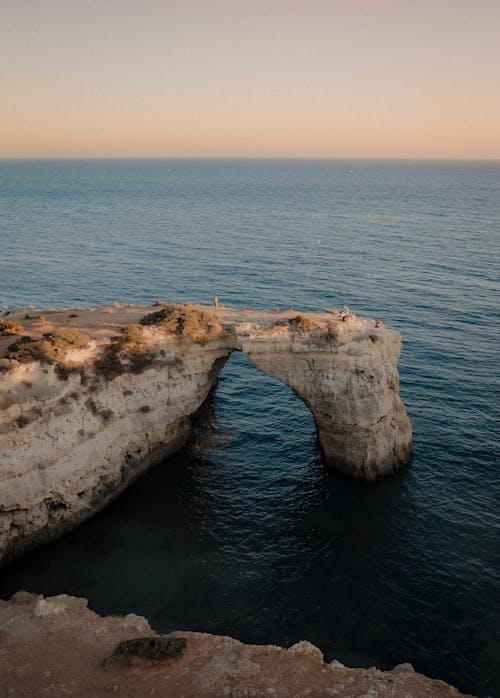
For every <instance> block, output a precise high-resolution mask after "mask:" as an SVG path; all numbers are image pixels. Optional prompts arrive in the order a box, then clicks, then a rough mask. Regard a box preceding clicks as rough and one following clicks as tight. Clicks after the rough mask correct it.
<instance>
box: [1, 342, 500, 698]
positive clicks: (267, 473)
mask: <svg viewBox="0 0 500 698" xmlns="http://www.w3.org/2000/svg"><path fill="white" fill-rule="evenodd" d="M423 492H425V489H423V490H422V484H421V483H419V480H418V478H416V477H415V475H414V472H413V469H404V470H402V471H401V472H399V473H397V474H396V475H395V476H394V477H391V478H388V479H386V480H383V481H381V482H378V483H376V484H370V485H367V484H363V483H360V482H356V481H353V480H351V479H349V478H347V477H344V476H342V475H339V474H337V473H334V472H331V471H329V470H327V469H326V468H325V465H324V463H323V460H322V457H321V453H320V451H319V449H318V445H317V439H316V434H315V429H314V423H313V419H312V416H311V414H310V413H309V411H308V410H307V408H306V407H305V406H304V405H303V404H302V403H301V402H300V400H298V399H297V398H296V397H295V396H294V395H293V394H292V392H291V391H290V390H288V389H287V388H286V387H285V386H283V385H281V384H280V383H278V382H277V381H275V380H274V379H272V378H269V377H268V376H264V375H263V374H260V373H259V372H258V371H256V370H255V369H253V368H252V367H251V366H250V364H249V362H248V360H247V359H246V357H244V356H242V355H233V356H232V357H231V359H230V360H229V362H228V364H227V365H226V367H225V369H224V370H223V371H222V373H221V375H220V379H219V383H218V386H217V389H216V391H215V392H214V393H212V394H211V396H210V397H209V399H208V400H207V401H206V403H205V405H204V406H203V408H202V409H201V410H200V412H199V414H198V415H197V419H196V422H195V428H194V435H193V439H192V441H191V443H190V444H189V446H188V447H187V448H186V449H184V450H182V451H181V452H180V453H178V454H177V455H176V456H175V457H174V458H171V459H169V460H168V461H166V462H164V463H162V464H161V465H160V466H158V467H156V468H154V469H153V470H151V471H150V472H149V473H148V474H147V475H146V476H144V477H143V478H141V479H140V480H139V481H138V482H137V483H136V484H134V485H133V486H132V487H131V488H130V489H129V490H127V491H126V492H125V493H124V494H123V495H122V496H121V497H120V498H119V499H118V500H117V501H116V502H114V503H113V504H112V505H110V506H109V507H108V508H107V509H106V510H105V511H103V512H101V513H100V514H98V515H97V516H95V517H94V518H93V519H91V520H90V521H88V522H86V523H85V524H83V525H81V526H80V527H79V528H77V529H76V530H74V531H73V532H71V533H70V534H68V535H67V536H65V537H64V538H62V539H61V540H59V541H56V542H54V543H51V544H49V545H47V546H45V547H43V548H40V549H38V550H35V551H33V552H32V553H30V554H29V555H27V556H26V557H25V558H24V559H22V560H19V561H17V562H16V563H13V564H11V565H10V566H8V567H7V568H5V569H4V570H2V574H1V579H0V595H1V596H2V597H4V598H5V597H8V596H9V595H10V594H12V593H13V592H15V591H16V590H19V589H27V590H30V591H36V592H40V593H43V594H46V595H51V594H57V593H67V594H73V595H77V596H85V597H87V598H88V599H89V605H90V607H91V608H92V609H93V610H95V611H97V612H99V613H101V614H125V613H130V612H135V613H139V614H141V615H145V616H146V617H147V618H148V619H149V620H150V622H151V624H152V626H153V627H154V628H155V629H157V630H159V631H161V632H169V631H171V630H174V629H190V630H200V631H205V632H211V633H219V634H226V635H232V636H234V637H237V638H238V639H240V640H242V641H244V642H251V643H274V644H280V645H283V646H288V645H290V644H292V643H294V642H296V641H298V640H301V639H308V640H309V641H311V642H313V643H314V644H316V645H318V646H319V647H320V648H321V649H322V650H323V651H324V653H325V655H326V657H327V658H328V659H331V658H333V657H335V658H337V659H339V660H340V661H342V662H344V663H346V664H349V665H353V666H372V665H377V666H379V667H381V668H389V667H392V666H393V665H394V664H397V663H400V662H403V661H410V662H412V663H413V664H414V666H415V668H416V669H418V670H420V671H423V672H425V673H427V674H429V675H430V676H436V677H439V678H442V679H444V680H447V681H450V682H452V683H454V684H456V685H458V686H459V687H460V688H462V689H463V690H474V691H475V692H478V691H481V690H482V691H484V692H486V691H488V692H489V694H490V695H494V694H493V690H494V686H493V685H492V684H491V683H490V681H495V680H498V682H500V675H499V673H498V668H497V667H496V659H497V656H498V654H497V649H496V648H495V646H493V645H492V644H491V641H490V642H488V638H491V637H495V627H493V624H494V619H490V621H489V623H488V620H487V617H488V609H487V606H486V607H485V602H484V598H483V597H484V593H485V590H487V588H488V587H487V584H485V583H482V584H479V583H478V580H477V575H476V578H474V576H473V575H472V574H471V572H472V571H471V570H469V578H468V579H467V581H466V580H464V578H463V572H464V565H463V564H462V562H461V561H460V560H457V559H455V558H454V557H453V556H451V558H450V556H449V555H447V553H446V545H447V541H448V540H449V538H450V537H451V536H453V535H455V534H456V529H455V528H454V526H453V525H452V524H450V525H449V526H447V525H446V522H445V523H443V522H442V521H441V522H440V524H439V526H437V525H436V518H435V516H434V518H433V516H432V512H431V513H430V512H429V511H428V510H426V509H425V507H423V506H422V503H421V498H422V496H423V494H422V493H423ZM441 547H442V548H443V549H442V550H441ZM483 582H484V580H483ZM484 677H490V678H484Z"/></svg>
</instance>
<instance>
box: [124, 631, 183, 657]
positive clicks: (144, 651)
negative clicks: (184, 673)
mask: <svg viewBox="0 0 500 698" xmlns="http://www.w3.org/2000/svg"><path fill="white" fill-rule="evenodd" d="M186 645H187V641H186V638H184V637H137V638H135V639H134V640H125V641H124V642H120V644H119V645H118V646H117V647H116V649H115V651H114V654H119V655H123V656H125V657H142V658H143V659H152V660H154V661H162V660H165V659H179V657H181V656H182V654H183V652H184V650H185V649H186Z"/></svg>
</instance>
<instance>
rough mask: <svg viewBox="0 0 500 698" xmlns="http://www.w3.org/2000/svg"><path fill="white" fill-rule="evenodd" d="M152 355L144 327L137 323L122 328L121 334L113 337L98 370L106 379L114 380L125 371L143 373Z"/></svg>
mask: <svg viewBox="0 0 500 698" xmlns="http://www.w3.org/2000/svg"><path fill="white" fill-rule="evenodd" d="M151 359H152V354H151V350H150V344H149V342H148V340H147V338H146V337H145V334H144V327H142V326H141V325H139V324H137V323H133V324H132V325H127V326H126V327H122V329H121V331H120V334H119V335H116V337H112V338H111V341H110V343H109V344H108V346H107V347H106V348H105V349H104V351H103V352H102V354H101V356H100V357H99V359H98V361H97V362H96V368H97V369H98V371H99V372H100V373H101V374H102V375H104V376H105V377H106V378H114V377H115V376H119V375H121V374H122V373H124V372H125V371H131V372H132V373H141V372H142V371H143V370H144V369H145V368H146V367H147V366H148V365H150V363H151Z"/></svg>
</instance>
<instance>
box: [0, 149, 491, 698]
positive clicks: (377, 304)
mask: <svg viewBox="0 0 500 698" xmlns="http://www.w3.org/2000/svg"><path fill="white" fill-rule="evenodd" d="M499 241H500V164H499V163H493V162H490V163H486V162H484V163H480V162H476V163H470V162H469V163H457V162H455V163H450V162H448V163H446V162H380V161H379V162H376V161H366V162H364V161H298V162H297V161H295V162H294V161H167V160H163V161H159V160H157V161H59V162H57V161H33V162H5V161H4V162H0V305H2V304H6V305H8V306H9V307H13V306H22V305H28V304H31V303H32V304H35V305H36V306H37V307H42V308H43V307H50V306H61V305H62V306H74V307H79V306H86V305H90V304H104V303H111V302H115V301H118V302H131V303H150V302H152V301H155V300H157V299H159V298H162V299H165V300H171V301H176V302H184V301H194V302H202V303H209V302H210V300H211V298H212V296H213V295H214V294H217V295H218V296H219V299H220V301H221V302H222V303H224V304H226V305H232V306H235V307H241V308H243V307H246V306H252V307H255V308H272V307H275V306H279V307H281V308H282V309H286V308H289V307H292V308H297V309H303V310H318V309H322V308H325V307H337V308H338V307H340V306H341V305H343V304H344V303H346V304H347V305H349V306H350V307H351V309H352V310H354V311H355V312H356V313H358V314H360V315H364V314H366V315H369V316H371V317H375V318H380V319H381V320H383V321H384V322H385V323H387V324H389V325H390V326H392V327H394V328H396V329H399V330H400V332H401V333H402V335H403V339H404V347H403V354H402V358H401V361H400V364H399V368H400V375H401V393H402V396H403V399H404V402H405V404H406V406H407V409H408V412H409V414H410V418H411V420H412V423H413V428H414V446H415V456H414V459H413V462H412V464H411V466H410V467H409V468H408V469H405V470H403V471H402V472H400V473H399V474H398V475H396V476H395V477H392V478H389V479H387V480H384V481H381V482H379V483H376V484H372V485H365V484H362V483H359V482H355V481H351V480H350V479H348V478H346V477H343V476H341V475H338V474H336V473H334V472H331V471H329V470H328V469H327V468H326V467H325V465H324V463H323V461H322V458H321V454H320V452H319V451H318V448H317V444H316V436H315V431H314V424H313V421H312V418H311V416H310V414H309V412H308V410H307V409H306V407H305V406H304V405H303V404H302V403H301V402H300V401H299V400H298V398H296V397H295V396H294V395H293V394H292V393H291V391H289V390H288V389H287V388H286V387H284V386H283V385H281V384H280V383H278V382H276V381H275V380H273V379H271V378H269V377H267V376H265V375H263V374H260V373H259V372H257V371H256V370H255V369H253V368H251V367H250V365H249V364H248V362H247V360H246V359H245V358H244V357H243V356H241V355H233V357H232V358H231V360H230V361H229V362H228V363H227V364H226V367H225V369H224V371H223V372H222V374H221V376H220V381H219V384H218V387H217V389H216V391H215V393H214V394H213V395H212V396H211V398H210V399H209V401H208V403H207V404H206V408H205V410H204V414H203V416H202V417H201V418H200V420H199V422H198V424H197V428H196V435H195V438H194V440H193V443H192V444H191V445H190V447H189V448H188V449H186V450H185V451H183V452H181V453H180V454H179V455H178V456H176V457H175V458H174V459H171V460H170V461H167V462H165V463H164V464H163V465H161V466H159V467H158V468H156V469H154V470H152V471H151V472H150V473H149V474H148V475H146V476H145V477H144V478H143V479H142V480H140V481H139V482H137V483H136V484H135V485H134V486H133V487H131V488H130V489H129V490H128V491H127V492H126V493H125V494H124V495H123V496H122V497H121V498H120V499H119V500H118V501H116V502H115V503H114V504H113V505H111V506H110V507H109V508H108V509H107V510H106V511H104V512H103V513H102V514H100V515H99V516H96V517H95V518H94V519H92V520H91V521H89V522H87V523H86V524H84V525H82V526H81V527H80V528H78V529H77V530H76V531H74V532H73V533H71V534H69V535H67V536H66V537H65V538H64V539H62V540H60V541H57V542H55V543H53V544H51V545H48V546H46V547H44V548H42V549H39V550H37V551H34V552H33V553H31V554H30V555H28V556H26V557H25V558H24V559H22V560H20V561H18V562H16V563H14V564H12V565H10V566H8V567H6V568H4V569H3V570H2V571H1V572H0V596H2V597H8V596H9V595H10V594H11V593H13V592H14V591H15V590H17V589H20V588H23V589H28V590H31V591H36V592H41V593H44V594H56V593H61V592H66V593H69V594H76V595H82V596H86V597H88V599H89V604H90V607H91V608H92V609H94V610H96V611H98V612H99V613H126V612H135V613H139V614H143V615H146V616H147V617H148V618H149V619H150V621H151V623H152V625H153V627H154V628H156V629H157V630H160V631H163V632H168V631H170V630H173V629H190V630H202V631H208V632H212V633H222V634H228V635H233V636H235V637H237V638H238V639H240V640H243V641H246V642H254V643H276V644H280V645H285V646H286V645H289V644H291V643H293V642H296V641H298V640H301V639H308V640H310V641H311V642H313V643H315V644H317V645H318V646H319V647H320V648H321V649H322V650H323V651H324V653H325V655H326V656H327V657H328V658H332V657H336V658H337V659H339V660H340V661H342V662H344V663H347V664H351V665H362V666H371V665H378V666H380V667H383V668H386V667H391V666H392V665H394V664H396V663H399V662H403V661H409V662H411V663H412V664H413V665H414V666H415V668H416V669H418V670H420V671H423V672H425V673H427V674H429V675H430V676H435V677H439V678H442V679H445V680H447V681H449V682H452V683H454V684H455V685H457V686H458V687H459V688H460V689H462V690H464V691H470V692H472V693H476V694H478V695H481V696H485V695H489V696H500V659H499V658H500V512H499V500H500V463H499V458H498V433H499V397H500V380H499V350H498V348H499V342H500V336H499V334H500V333H499V302H500V298H499ZM0 458H1V455H0ZM0 467H1V462H0Z"/></svg>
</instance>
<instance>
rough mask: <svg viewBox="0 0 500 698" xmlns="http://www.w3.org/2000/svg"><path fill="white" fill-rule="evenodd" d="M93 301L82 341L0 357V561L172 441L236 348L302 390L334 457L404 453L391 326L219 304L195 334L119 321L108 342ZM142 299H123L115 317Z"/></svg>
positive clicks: (348, 468) (385, 459)
mask: <svg viewBox="0 0 500 698" xmlns="http://www.w3.org/2000/svg"><path fill="white" fill-rule="evenodd" d="M95 310H96V315H94V316H92V317H93V320H95V322H94V324H93V325H92V327H93V328H96V329H93V330H92V332H93V335H92V332H90V336H91V338H92V341H91V342H90V343H89V346H88V347H87V348H85V349H81V348H79V349H75V350H73V351H72V352H71V351H69V352H68V355H67V356H65V357H64V358H65V360H64V361H63V362H61V361H60V360H59V358H58V355H56V362H55V363H54V361H52V363H50V364H49V365H47V364H46V363H44V361H43V360H39V359H37V360H34V359H30V360H29V361H28V362H24V363H23V362H19V361H18V360H14V359H3V360H2V361H3V367H2V373H1V374H0V452H1V453H2V460H1V462H0V564H1V562H2V561H6V560H8V559H11V558H12V557H14V556H15V555H18V554H20V553H21V552H23V551H24V550H27V549H29V548H30V547H33V546H35V545H37V544H39V543H42V542H45V541H47V540H50V539H51V538H54V537H56V536H58V535H60V534H61V533H63V532H64V531H65V530H68V529H69V528H72V527H73V526H75V525H77V524H78V523H79V522H81V521H83V520H84V519H86V518H88V517H89V516H91V515H92V514H94V513H95V512H97V511H99V510H100V509H102V508H103V507H104V506H106V504H107V503H108V502H109V501H111V500H112V499H113V498H114V497H116V496H118V494H119V493H120V492H121V491H123V489H125V488H126V487H127V486H128V485H129V484H130V483H131V482H133V481H134V480H135V479H136V478H137V477H138V476H140V475H141V474H142V473H144V472H145V471H146V470H147V469H148V468H150V467H151V466H152V465H154V464H155V463H158V462H160V461H161V460H163V459H165V458H166V457H167V456H169V455H171V454H172V453H174V452H175V451H176V450H177V449H178V448H180V447H181V446H182V445H183V444H184V443H185V442H186V440H187V438H188V435H189V432H190V416H191V415H192V414H193V413H194V412H195V411H196V410H197V409H198V408H199V407H200V405H201V404H202V403H203V401H204V400H205V398H206V397H207V395H208V393H209V391H210V389H211V388H212V387H213V385H214V383H215V381H216V378H217V374H218V372H219V371H220V369H221V368H222V366H223V365H224V363H225V362H226V360H227V358H228V357H229V356H230V355H231V353H232V352H234V351H242V352H244V353H246V354H247V355H248V357H249V359H250V361H251V362H252V364H253V365H254V366H255V367H256V368H257V369H259V370H261V371H263V372H264V373H268V374H270V375H272V376H274V377H275V378H277V379H279V380H280V381H282V382H283V383H284V384H285V385H287V386H289V387H290V388H292V389H293V390H294V392H295V393H296V394H297V395H298V397H299V398H300V399H302V400H303V401H304V403H305V404H306V405H307V406H308V407H309V409H310V411H311V412H312V414H313V417H314V420H315V423H316V427H317V430H318V436H319V441H320V444H321V447H322V449H323V452H324V454H325V459H326V461H327V462H328V463H329V464H330V465H332V466H334V467H335V468H338V469H340V470H342V471H344V472H346V473H349V474H351V475H353V476H355V477H360V478H363V479H368V480H373V479H375V478H376V477H377V476H378V475H384V474H387V473H390V472H392V471H393V470H394V469H395V468H397V467H398V466H400V465H401V464H403V463H405V462H407V461H408V460H409V459H410V457H411V426H410V422H409V420H408V417H407V415H406V411H405V409H404V406H403V404H402V402H401V399H400V397H399V380H398V373H397V360H398V357H399V353H400V349H401V338H400V336H399V334H398V333H397V332H394V331H393V330H389V329H386V328H384V327H377V328H376V329H375V323H374V322H373V321H371V320H358V319H356V320H355V321H354V320H353V321H352V322H348V323H342V322H340V321H337V320H336V321H335V322H333V321H332V318H331V315H325V314H310V317H308V318H305V319H303V318H304V317H305V316H297V315H296V314H294V313H293V312H292V311H290V312H288V313H269V312H268V313H265V312H261V313H259V312H256V311H243V312H241V311H231V310H220V309H217V310H214V311H212V312H213V313H214V314H216V315H217V321H218V323H219V325H218V327H219V330H218V331H217V332H215V333H212V334H210V335H209V334H207V335H206V336H201V337H197V338H196V339H195V340H193V339H189V338H186V337H183V336H172V334H171V333H169V332H165V331H163V330H162V329H161V328H157V327H154V328H152V329H149V328H146V329H145V330H141V329H140V327H139V326H138V325H133V327H136V328H137V327H139V330H140V331H139V330H137V331H134V332H128V334H127V337H128V338H129V340H130V342H129V344H128V345H127V346H126V352H125V353H123V354H120V353H118V354H117V353H116V352H117V351H118V352H120V351H122V349H123V347H124V343H123V342H122V341H121V340H120V341H119V342H115V343H114V344H113V341H114V340H113V339H112V340H111V343H110V342H109V340H107V339H106V337H105V335H104V339H103V332H105V328H106V322H107V323H108V324H111V323H110V318H109V315H108V316H106V315H105V313H104V310H103V309H95ZM145 310H146V309H145V308H130V309H127V311H126V313H125V315H126V321H128V323H133V322H134V319H136V318H137V317H141V315H143V314H144V312H145ZM89 312H90V311H89ZM99 312H100V313H101V315H99V314H98V313H99ZM69 317H72V315H69ZM298 317H299V318H301V319H299V320H297V318H298ZM102 318H104V320H105V321H106V322H105V321H101V320H102ZM67 321H68V319H67V317H66V316H64V315H63V316H62V317H61V318H60V327H64V323H65V322H67ZM124 324H126V323H124ZM129 326H130V325H127V327H129ZM103 328H104V329H103ZM86 330H88V327H86ZM113 331H114V332H116V329H114V330H113V329H111V331H110V335H111V334H112V332H113ZM0 339H1V338H0ZM110 347H111V348H113V352H111V353H110ZM0 349H1V346H0ZM52 350H53V348H51V351H52Z"/></svg>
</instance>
